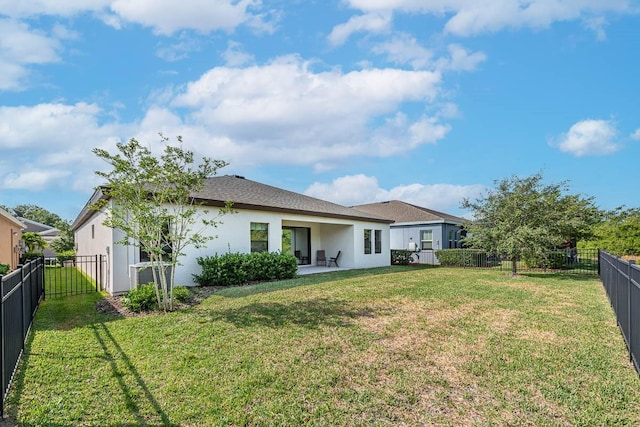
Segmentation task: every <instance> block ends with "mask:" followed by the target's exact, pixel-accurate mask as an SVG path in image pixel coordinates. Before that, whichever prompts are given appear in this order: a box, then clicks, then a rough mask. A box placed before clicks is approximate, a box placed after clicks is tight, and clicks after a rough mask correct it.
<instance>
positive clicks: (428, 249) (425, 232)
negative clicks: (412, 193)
mask: <svg viewBox="0 0 640 427" xmlns="http://www.w3.org/2000/svg"><path fill="white" fill-rule="evenodd" d="M353 208H354V209H357V210H359V211H362V212H366V213H368V214H371V215H376V216H379V217H382V218H387V219H389V220H392V221H394V222H393V224H391V227H390V229H391V230H390V248H391V250H394V249H405V250H412V251H415V252H416V255H417V256H418V258H419V262H420V263H423V264H438V259H437V257H436V256H435V251H437V250H439V249H455V248H460V247H462V246H461V244H460V239H461V238H462V237H464V230H463V229H462V225H463V223H464V219H463V218H460V217H457V216H453V215H449V214H446V213H443V212H438V211H434V210H433V209H427V208H423V207H420V206H416V205H412V204H410V203H406V202H401V201H399V200H392V201H388V202H379V203H370V204H365V205H358V206H353Z"/></svg>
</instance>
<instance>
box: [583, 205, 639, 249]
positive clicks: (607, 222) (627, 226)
mask: <svg viewBox="0 0 640 427" xmlns="http://www.w3.org/2000/svg"><path fill="white" fill-rule="evenodd" d="M579 246H580V247H584V248H599V249H603V250H605V251H607V252H611V253H613V254H616V255H640V208H625V207H624V206H621V207H618V208H616V209H614V210H612V211H609V212H607V213H606V214H605V216H604V219H603V221H602V222H601V223H599V224H598V225H596V226H595V227H594V228H593V238H592V239H590V240H588V241H582V242H579Z"/></svg>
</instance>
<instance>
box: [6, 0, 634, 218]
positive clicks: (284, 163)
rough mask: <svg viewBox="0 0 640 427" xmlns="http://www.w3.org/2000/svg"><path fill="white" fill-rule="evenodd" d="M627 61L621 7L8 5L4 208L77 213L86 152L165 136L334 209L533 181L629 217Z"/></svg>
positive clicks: (111, 0)
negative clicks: (621, 209) (564, 184)
mask: <svg viewBox="0 0 640 427" xmlns="http://www.w3.org/2000/svg"><path fill="white" fill-rule="evenodd" d="M639 51H640V4H639V3H638V2H636V1H633V0H477V1H463V0H341V1H331V0H325V1H321V2H320V1H281V0H263V1H260V0H234V1H231V0H182V1H180V2H176V1H171V0H86V1H81V0H30V1H29V2H16V1H8V0H0V204H3V205H5V206H10V207H12V206H15V205H18V204H36V205H39V206H42V207H45V208H47V209H49V210H51V211H53V212H55V213H57V214H59V215H61V216H62V217H63V218H66V219H74V218H75V216H76V215H77V214H78V212H79V211H80V209H81V208H82V207H83V206H84V204H85V203H86V201H87V200H88V198H89V196H90V195H91V193H92V191H93V189H94V187H95V186H96V185H99V184H100V181H99V180H98V179H97V177H96V176H95V174H94V171H96V170H104V169H105V168H106V167H107V165H106V164H104V163H101V161H100V160H99V159H97V158H96V157H95V156H94V155H93V154H92V153H91V150H92V148H94V147H100V148H105V149H107V150H110V151H115V144H116V142H118V141H126V140H128V139H129V138H131V137H135V138H137V139H138V140H140V141H141V142H143V143H145V144H147V145H148V146H150V147H151V148H152V149H153V150H154V151H156V152H160V151H161V150H162V146H161V144H160V138H159V137H158V133H159V132H162V133H164V135H166V136H169V137H175V136H176V135H182V137H183V139H184V144H183V146H184V147H185V148H187V149H190V150H193V151H194V152H195V153H196V154H197V155H198V156H200V157H201V156H208V157H212V158H215V159H221V160H226V161H227V162H229V163H230V165H229V166H228V167H226V168H224V169H221V170H220V171H219V173H220V174H232V173H233V174H238V175H243V176H245V177H246V178H248V179H253V180H256V181H260V182H263V183H266V184H270V185H274V186H278V187H281V188H285V189H288V190H292V191H297V192H301V193H305V194H308V195H311V196H314V197H319V198H323V199H326V200H331V201H334V202H337V203H340V204H344V205H354V204H360V203H371V202H375V201H383V200H391V199H399V200H404V201H407V202H410V203H414V204H417V205H422V206H425V207H430V208H433V209H437V210H442V211H445V212H448V213H451V214H458V215H465V214H467V213H465V212H463V211H461V210H460V209H459V205H460V202H461V200H462V199H463V198H464V197H469V198H471V199H474V198H476V197H478V196H479V195H480V194H482V192H483V191H486V189H487V188H490V187H492V186H493V183H494V180H497V179H502V178H506V177H509V176H511V175H518V176H522V177H525V176H529V175H531V174H534V173H537V172H542V173H543V175H544V176H545V179H546V181H547V182H554V183H557V182H559V181H564V180H568V181H569V186H570V190H571V192H573V193H581V194H583V195H585V196H593V197H594V198H595V201H596V203H597V204H598V205H599V206H600V207H602V208H605V209H611V208H615V207H617V206H620V205H626V206H628V207H637V206H639V203H638V201H637V192H636V191H634V187H637V182H638V160H639V159H640V116H638V106H639V101H640V84H639V83H638V76H640V60H639V59H638V52H639Z"/></svg>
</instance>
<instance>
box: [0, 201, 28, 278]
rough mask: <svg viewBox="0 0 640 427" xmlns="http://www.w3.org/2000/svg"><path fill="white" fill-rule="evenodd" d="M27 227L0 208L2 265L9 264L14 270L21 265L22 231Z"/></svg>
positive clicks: (0, 255) (0, 261) (0, 257)
mask: <svg viewBox="0 0 640 427" xmlns="http://www.w3.org/2000/svg"><path fill="white" fill-rule="evenodd" d="M24 228H25V225H24V224H23V223H22V222H20V220H19V219H18V218H16V217H14V216H13V215H11V214H10V213H9V212H7V211H5V210H4V209H2V208H0V264H8V265H9V267H10V268H11V270H14V269H15V268H16V267H17V266H18V264H19V263H20V253H21V247H22V246H21V245H20V240H22V229H24Z"/></svg>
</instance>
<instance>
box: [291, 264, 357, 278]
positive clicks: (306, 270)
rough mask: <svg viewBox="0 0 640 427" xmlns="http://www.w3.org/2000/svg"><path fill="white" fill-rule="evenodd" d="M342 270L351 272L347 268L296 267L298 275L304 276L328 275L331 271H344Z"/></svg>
mask: <svg viewBox="0 0 640 427" xmlns="http://www.w3.org/2000/svg"><path fill="white" fill-rule="evenodd" d="M344 270H352V269H351V268H348V267H335V266H332V267H325V266H324V265H299V266H298V275H299V276H304V275H307V274H318V273H330V272H332V271H344Z"/></svg>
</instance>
